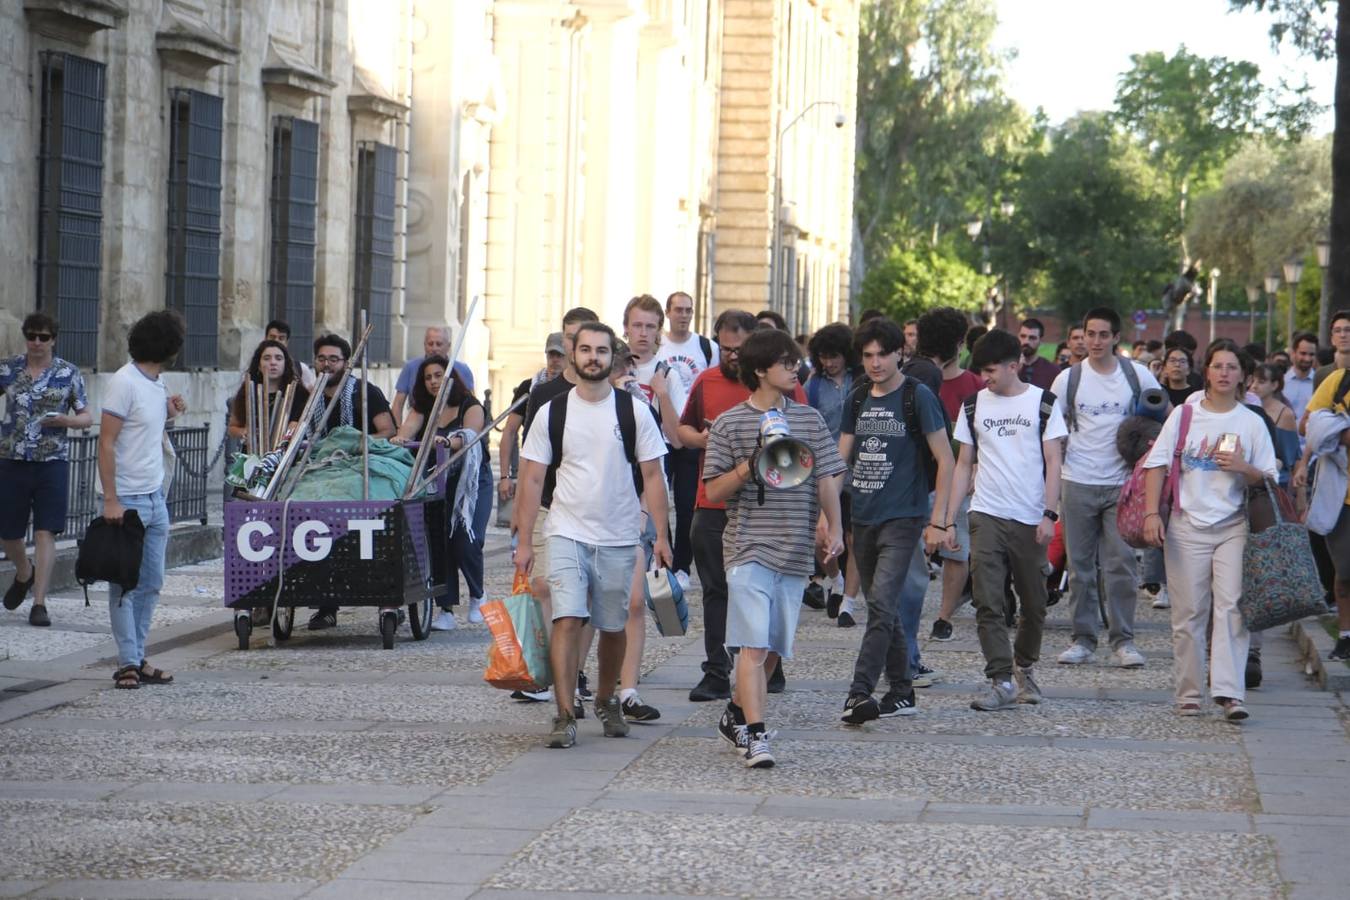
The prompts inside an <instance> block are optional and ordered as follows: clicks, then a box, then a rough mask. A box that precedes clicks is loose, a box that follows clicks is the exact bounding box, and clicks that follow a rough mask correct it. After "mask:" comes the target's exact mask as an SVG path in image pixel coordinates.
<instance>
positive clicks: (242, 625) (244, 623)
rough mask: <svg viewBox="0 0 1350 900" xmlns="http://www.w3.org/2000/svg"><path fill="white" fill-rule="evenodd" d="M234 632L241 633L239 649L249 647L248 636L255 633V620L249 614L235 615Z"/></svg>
mask: <svg viewBox="0 0 1350 900" xmlns="http://www.w3.org/2000/svg"><path fill="white" fill-rule="evenodd" d="M234 633H235V634H237V635H239V649H240V650H247V649H248V636H249V635H250V634H252V633H253V620H252V619H250V618H249V617H248V616H247V615H240V616H235V617H234Z"/></svg>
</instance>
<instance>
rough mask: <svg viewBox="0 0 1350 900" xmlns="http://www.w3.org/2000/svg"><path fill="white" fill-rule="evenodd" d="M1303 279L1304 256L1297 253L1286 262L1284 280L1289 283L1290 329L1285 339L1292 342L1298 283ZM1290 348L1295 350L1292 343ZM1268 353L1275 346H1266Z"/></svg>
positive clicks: (1272, 350)
mask: <svg viewBox="0 0 1350 900" xmlns="http://www.w3.org/2000/svg"><path fill="white" fill-rule="evenodd" d="M1302 280H1303V257H1302V256H1299V255H1298V254H1295V255H1293V256H1291V257H1289V259H1287V260H1285V263H1284V281H1285V283H1286V284H1288V285H1289V315H1288V316H1287V317H1286V322H1287V323H1288V331H1287V332H1286V333H1285V336H1284V339H1285V340H1286V341H1290V342H1292V341H1293V340H1294V307H1295V306H1297V305H1298V283H1299V282H1300V281H1302ZM1290 350H1291V351H1292V350H1293V345H1292V343H1291V344H1290ZM1266 352H1267V353H1272V352H1274V348H1273V347H1267V348H1266Z"/></svg>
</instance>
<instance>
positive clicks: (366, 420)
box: [353, 309, 370, 500]
mask: <svg viewBox="0 0 1350 900" xmlns="http://www.w3.org/2000/svg"><path fill="white" fill-rule="evenodd" d="M367 318H369V316H368V313H367V311H366V310H364V309H363V310H361V330H362V331H363V332H364V331H365V330H366V320H367ZM369 360H370V347H369V346H367V347H365V349H363V350H362V351H361V499H362V500H369V499H370V409H369V407H368V402H367V398H368V397H369V394H368V389H369V387H370V365H369ZM353 362H355V360H353Z"/></svg>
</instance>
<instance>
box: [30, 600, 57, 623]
mask: <svg viewBox="0 0 1350 900" xmlns="http://www.w3.org/2000/svg"><path fill="white" fill-rule="evenodd" d="M28 624H29V625H37V626H38V627H40V628H46V627H47V626H48V625H50V624H52V618H51V616H49V615H47V606H46V604H44V603H34V604H33V608H32V609H30V610H29V611H28Z"/></svg>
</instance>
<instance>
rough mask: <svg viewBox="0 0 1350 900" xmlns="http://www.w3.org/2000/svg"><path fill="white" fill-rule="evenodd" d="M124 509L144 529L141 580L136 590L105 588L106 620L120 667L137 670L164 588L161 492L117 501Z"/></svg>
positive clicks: (165, 528) (165, 512)
mask: <svg viewBox="0 0 1350 900" xmlns="http://www.w3.org/2000/svg"><path fill="white" fill-rule="evenodd" d="M117 499H118V500H119V501H120V502H121V503H122V505H123V506H124V507H126V508H127V509H134V510H136V514H137V515H139V516H140V517H141V523H142V524H144V525H145V549H144V551H143V552H142V554H141V577H140V580H139V581H138V582H137V583H136V587H134V588H132V589H131V590H130V591H127V592H126V593H125V594H124V593H122V588H121V587H119V586H118V585H115V584H112V585H109V586H108V618H109V619H110V620H111V621H112V633H113V639H114V640H115V641H117V662H118V665H120V666H139V665H140V664H141V660H143V659H145V639H146V637H148V636H149V634H150V617H151V616H152V615H153V614H154V612H155V606H156V605H157V604H158V603H159V590H160V588H162V587H163V586H164V552H165V550H166V549H167V548H168V546H169V508H168V507H167V506H165V505H164V492H163V491H155V492H154V493H153V494H130V495H127V496H124V497H118V498H117Z"/></svg>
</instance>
